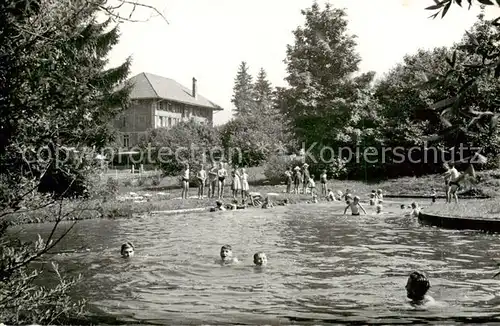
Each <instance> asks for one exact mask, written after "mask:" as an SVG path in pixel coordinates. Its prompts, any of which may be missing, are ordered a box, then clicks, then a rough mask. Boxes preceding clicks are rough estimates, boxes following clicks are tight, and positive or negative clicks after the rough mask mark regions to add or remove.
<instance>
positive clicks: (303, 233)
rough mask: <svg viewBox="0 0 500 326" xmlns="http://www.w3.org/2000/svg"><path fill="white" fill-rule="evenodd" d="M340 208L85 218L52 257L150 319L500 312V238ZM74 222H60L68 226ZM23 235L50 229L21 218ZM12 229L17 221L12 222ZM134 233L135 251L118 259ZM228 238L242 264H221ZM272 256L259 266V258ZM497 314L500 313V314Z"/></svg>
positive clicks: (434, 319)
mask: <svg viewBox="0 0 500 326" xmlns="http://www.w3.org/2000/svg"><path fill="white" fill-rule="evenodd" d="M368 209H369V211H368V213H369V214H368V215H366V216H363V215H361V216H350V215H345V216H344V215H342V212H343V206H340V205H334V204H331V203H320V204H315V205H312V204H309V205H308V204H303V205H290V206H287V207H276V208H273V209H269V210H263V209H248V210H240V211H236V212H231V211H228V212H220V213H208V212H207V213H201V214H189V215H175V216H172V215H171V216H156V217H148V218H140V219H139V218H138V219H132V220H114V221H113V220H89V221H81V222H78V224H77V225H76V226H75V228H74V229H73V230H72V231H71V233H70V235H69V236H68V238H66V239H65V241H63V242H62V243H61V244H60V246H58V250H64V251H66V250H72V249H74V250H77V252H75V253H63V254H58V255H49V256H46V257H45V259H46V260H47V261H57V262H58V264H59V266H60V268H61V269H62V270H63V271H65V272H67V273H69V274H75V275H76V274H77V273H82V274H83V277H84V281H83V283H82V284H80V286H79V289H78V294H79V295H80V296H81V297H85V298H87V299H88V300H89V302H90V305H91V308H92V311H93V312H94V313H95V314H97V315H100V316H106V315H107V316H109V315H111V316H116V317H118V319H119V320H120V321H123V322H127V323H131V324H133V323H150V324H186V323H195V324H201V323H203V324H216V325H221V324H234V323H239V324H278V323H282V324H293V323H300V324H304V323H308V322H311V323H314V322H315V323H317V322H331V323H357V322H361V323H370V324H377V323H380V324H390V323H398V324H401V323H431V324H436V323H438V324H448V323H450V324H457V323H460V322H464V323H467V322H473V321H479V320H482V319H486V320H490V321H493V320H497V321H499V320H500V298H499V296H498V295H499V294H500V280H493V279H492V276H493V275H494V274H495V273H496V271H497V264H496V262H495V261H496V260H500V253H499V249H500V248H499V246H500V243H499V241H498V236H497V235H491V234H490V235H488V234H483V233H477V232H472V231H471V232H467V231H453V230H442V229H436V228H431V227H423V226H420V225H419V224H418V223H417V222H416V221H415V220H412V219H410V218H405V217H403V214H402V213H401V212H402V211H401V210H400V209H399V204H396V203H394V204H393V205H389V204H386V209H387V210H388V211H389V213H387V214H382V215H372V211H373V209H372V208H371V207H368ZM68 225H69V224H66V225H65V226H64V227H67V226H68ZM23 229H24V230H23V231H21V237H22V238H25V239H28V238H31V239H34V238H36V236H37V234H38V233H40V234H41V235H47V234H48V233H49V232H50V229H51V225H50V224H35V225H25V226H24V227H23ZM12 231H13V232H17V231H19V229H13V230H12ZM127 240H129V241H131V242H133V243H134V245H135V246H136V255H135V256H134V257H132V258H131V259H121V258H120V257H119V251H120V245H121V243H123V242H125V241H127ZM224 244H231V245H232V247H233V251H234V255H235V256H236V257H238V258H239V260H240V264H238V265H233V266H221V265H218V264H217V263H216V262H215V261H216V259H217V258H218V255H219V250H220V247H221V246H222V245H224ZM257 251H264V252H266V253H267V255H268V266H267V267H265V268H263V269H256V268H254V267H253V266H252V256H253V254H254V253H255V252H257ZM413 270H420V271H423V272H425V273H427V275H428V276H429V279H430V282H431V289H430V291H429V294H430V295H431V296H433V297H434V298H435V299H436V301H438V302H439V303H440V304H439V305H437V306H435V307H432V308H429V309H427V310H422V309H415V308H414V307H412V306H410V305H409V304H408V303H407V299H406V297H405V295H406V292H405V289H404V286H405V284H406V280H407V277H408V275H409V274H410V273H411V272H412V271H413ZM497 318H498V319H497Z"/></svg>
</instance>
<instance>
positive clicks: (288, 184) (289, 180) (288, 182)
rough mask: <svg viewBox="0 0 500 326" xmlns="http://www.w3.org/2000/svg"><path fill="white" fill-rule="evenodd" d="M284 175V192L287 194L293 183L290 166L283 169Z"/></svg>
mask: <svg viewBox="0 0 500 326" xmlns="http://www.w3.org/2000/svg"><path fill="white" fill-rule="evenodd" d="M285 177H286V193H287V194H289V193H291V191H292V183H293V172H292V168H291V167H290V166H289V167H288V168H287V169H286V171H285Z"/></svg>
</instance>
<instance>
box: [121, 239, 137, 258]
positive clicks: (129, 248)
mask: <svg viewBox="0 0 500 326" xmlns="http://www.w3.org/2000/svg"><path fill="white" fill-rule="evenodd" d="M120 253H121V255H122V257H123V258H129V257H132V256H133V255H134V245H133V244H132V243H131V242H126V243H124V244H122V248H121V250H120Z"/></svg>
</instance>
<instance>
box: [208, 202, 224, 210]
mask: <svg viewBox="0 0 500 326" xmlns="http://www.w3.org/2000/svg"><path fill="white" fill-rule="evenodd" d="M225 210H226V208H225V207H224V204H223V203H222V201H221V200H217V201H215V207H212V208H210V211H211V212H217V211H225Z"/></svg>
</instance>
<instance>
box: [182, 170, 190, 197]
mask: <svg viewBox="0 0 500 326" xmlns="http://www.w3.org/2000/svg"><path fill="white" fill-rule="evenodd" d="M188 192H189V164H188V163H184V170H183V171H182V195H181V198H183V199H187V198H188Z"/></svg>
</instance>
